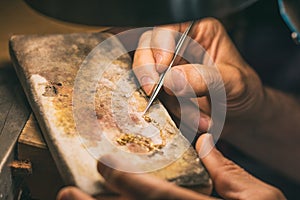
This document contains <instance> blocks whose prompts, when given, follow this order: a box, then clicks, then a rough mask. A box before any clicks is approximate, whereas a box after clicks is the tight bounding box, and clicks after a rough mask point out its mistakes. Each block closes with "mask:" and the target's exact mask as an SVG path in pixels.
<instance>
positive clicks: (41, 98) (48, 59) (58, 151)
mask: <svg viewBox="0 0 300 200" xmlns="http://www.w3.org/2000/svg"><path fill="white" fill-rule="evenodd" d="M109 37H110V35H109V34H107V33H94V34H92V33H91V34H88V33H83V34H69V35H48V36H14V37H12V39H11V43H10V46H11V55H12V59H13V61H14V63H15V66H16V71H17V73H18V76H19V78H20V80H21V83H22V85H23V86H24V89H25V92H26V94H27V97H28V99H29V102H30V104H31V107H32V108H33V111H34V112H35V115H36V116H37V119H38V121H39V124H40V126H41V129H42V131H43V133H44V136H45V139H46V141H47V144H48V146H49V148H50V151H51V152H52V156H53V157H54V159H55V161H56V165H57V166H58V169H59V170H60V172H61V175H62V177H63V178H64V180H65V182H66V183H67V184H72V185H77V186H79V187H80V188H82V189H83V190H85V191H86V192H88V193H90V194H97V193H99V192H100V191H101V182H102V179H101V176H100V175H99V174H98V173H97V171H96V168H95V166H96V159H95V157H96V158H97V157H98V155H96V156H95V155H93V153H95V152H96V153H97V152H101V150H102V149H105V148H107V146H103V143H102V140H101V139H99V136H97V135H95V134H91V133H90V134H89V135H88V137H81V138H79V137H78V135H77V134H76V129H75V124H74V119H73V115H72V106H73V108H74V99H73V105H72V94H74V93H72V92H73V87H74V86H73V84H74V79H75V77H76V74H77V70H78V68H79V66H80V64H81V63H82V61H83V59H84V58H85V56H86V55H87V54H88V53H89V52H90V51H91V50H92V48H93V47H94V46H96V45H97V44H98V43H99V42H101V41H103V40H104V39H106V38H109ZM107 45H108V46H105V48H104V51H101V52H99V54H100V55H106V54H107V56H108V57H109V56H112V55H115V54H116V55H119V54H120V51H121V54H122V53H123V52H122V47H121V46H120V45H121V44H120V43H118V41H116V40H115V41H110V42H109V43H107ZM96 61H97V62H99V63H97V64H96V66H98V65H100V67H101V66H102V65H103V68H104V66H106V65H107V57H105V56H104V57H103V58H102V59H100V60H96ZM129 64H130V58H129V57H128V56H127V57H126V56H125V57H124V56H122V57H118V59H117V60H116V61H114V62H113V64H112V65H111V66H110V67H109V68H112V69H113V70H112V71H111V72H110V73H107V75H104V76H111V78H108V79H107V81H108V80H110V81H112V83H114V81H118V80H114V79H116V78H117V76H116V75H122V74H123V73H124V72H125V71H126V69H129V68H130V65H129ZM120 70H121V71H120ZM124 70H125V71H124ZM94 72H95V71H94V70H91V71H89V72H87V73H84V76H87V77H89V79H93V77H92V76H91V74H92V73H94ZM88 73H90V75H89V74H88ZM114 73H117V74H114ZM87 77H86V78H87ZM96 78H97V77H96ZM126 80H127V79H126ZM86 81H88V79H86V80H85V82H80V84H79V85H80V86H84V85H85V84H86ZM107 81H104V82H103V83H101V84H100V87H99V88H100V89H99V91H98V90H96V96H97V95H100V102H97V98H96V116H97V118H98V121H100V122H101V121H102V119H104V121H103V123H104V124H103V125H104V127H107V126H108V127H109V128H106V129H102V130H103V131H104V132H107V133H108V132H109V133H110V134H109V135H111V134H112V133H114V132H116V131H118V130H119V129H120V127H118V128H116V129H114V128H113V127H114V126H115V125H114V124H113V122H112V121H111V122H107V121H105V119H106V120H108V118H109V116H110V114H109V113H107V111H105V109H103V107H104V108H105V107H106V106H108V105H107V103H105V102H107V101H108V102H110V100H109V98H110V97H109V94H110V93H107V94H106V93H105V90H104V88H106V87H107V86H105V83H107ZM130 87H132V86H130V84H129V85H128V87H127V86H126V87H125V89H126V88H130ZM82 91H83V92H88V93H89V91H90V90H87V88H85V87H84V88H83V90H82ZM81 93H82V92H80V94H81ZM88 93H86V94H85V95H84V96H86V95H88ZM105 94H106V95H105ZM101 95H102V96H104V99H103V100H102V101H101ZM137 95H138V94H137ZM111 98H112V97H111ZM118 98H121V96H120V95H119V96H118ZM140 100H142V99H140ZM143 101H145V100H143ZM101 102H102V103H103V105H102V103H101ZM82 104H88V102H87V101H84V102H82ZM98 104H99V105H100V107H99V109H98V110H97V105H98ZM138 104H139V103H138ZM101 105H102V106H101ZM157 105H159V104H157ZM120 106H121V104H120ZM75 107H76V106H75ZM80 109H82V108H80ZM108 110H110V109H108ZM160 110H162V108H159V109H158V110H157V111H153V113H159V112H161V111H160ZM80 112H82V114H84V113H85V112H86V111H85V110H80ZM164 112H165V113H166V111H164ZM73 114H74V113H73ZM85 116H86V117H88V116H90V115H89V114H88V113H87V114H86V115H85ZM154 116H155V114H154ZM154 119H155V120H156V121H158V118H154ZM120 120H123V121H122V122H124V119H120ZM167 121H170V119H167ZM101 123H102V122H101ZM106 123H108V124H106ZM80 124H85V122H84V123H80ZM172 126H174V125H172ZM88 127H93V126H88ZM121 129H122V128H121ZM132 129H134V126H133V127H132ZM172 129H173V128H172V127H171V126H170V125H167V127H166V126H163V127H161V131H162V134H163V135H164V137H166V138H168V137H167V136H166V134H167V133H166V134H165V133H164V132H165V131H167V132H173V131H172ZM92 130H93V129H89V130H86V131H85V132H86V133H89V132H90V131H92ZM77 131H78V124H77ZM174 134H175V133H174ZM81 136H82V135H81ZM179 136H180V135H178V134H175V135H174V139H173V140H170V141H169V140H168V139H166V147H164V148H162V154H160V153H155V154H153V155H152V156H150V157H152V158H150V157H149V156H144V158H142V157H143V156H137V157H136V159H137V160H135V162H136V165H138V163H139V161H138V160H144V161H147V162H148V160H149V158H150V161H151V159H152V160H155V163H156V164H157V165H159V163H161V162H163V160H170V159H171V158H172V157H176V155H177V154H178V153H180V152H184V153H183V155H182V156H181V157H180V158H179V157H177V158H179V159H178V160H177V159H175V160H176V161H175V162H170V163H169V164H170V165H168V166H167V167H163V168H162V169H157V171H155V172H154V173H153V174H155V175H157V176H159V177H161V178H164V179H167V180H170V181H171V180H172V181H173V182H175V183H177V184H180V185H186V186H188V185H190V186H193V187H195V186H197V187H198V189H199V191H202V192H204V193H209V190H210V188H211V183H210V180H209V179H208V176H207V173H206V171H205V170H204V168H203V166H201V164H200V163H199V159H198V158H197V157H196V153H195V152H194V150H193V149H192V148H191V147H188V146H189V145H188V143H186V142H185V140H184V139H183V137H182V136H180V137H179ZM100 138H101V137H100ZM82 140H83V141H86V142H85V143H84V145H83V144H82ZM101 144H102V145H101ZM187 145H188V146H187ZM98 147H99V148H98ZM104 147H105V148H104ZM181 148H188V149H187V151H181V150H180V149H181ZM87 149H88V150H89V151H87ZM165 149H167V150H165ZM172 149H173V150H172ZM95 150H97V151H95ZM91 151H93V153H92V154H91ZM114 152H115V151H114ZM115 153H116V152H115ZM178 155H179V154H178ZM180 155H181V153H180ZM180 155H179V156H180ZM122 156H125V154H122ZM172 159H173V158H172ZM141 166H144V167H142V168H143V169H145V170H146V171H148V170H150V169H148V168H145V166H150V165H145V164H141ZM165 166H166V165H165ZM150 171H151V170H150Z"/></svg>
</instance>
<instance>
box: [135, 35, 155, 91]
mask: <svg viewBox="0 0 300 200" xmlns="http://www.w3.org/2000/svg"><path fill="white" fill-rule="evenodd" d="M151 37H152V31H147V32H145V33H144V34H143V35H142V36H141V37H140V40H139V46H138V48H137V50H136V52H135V54H134V59H133V63H132V68H133V71H134V73H135V75H136V77H137V79H138V81H139V83H140V84H141V86H142V88H143V90H144V91H145V92H146V94H147V95H150V94H151V91H152V90H153V88H154V84H155V83H156V82H157V80H158V73H157V71H156V67H155V60H154V58H153V54H152V50H151V48H150V43H151Z"/></svg>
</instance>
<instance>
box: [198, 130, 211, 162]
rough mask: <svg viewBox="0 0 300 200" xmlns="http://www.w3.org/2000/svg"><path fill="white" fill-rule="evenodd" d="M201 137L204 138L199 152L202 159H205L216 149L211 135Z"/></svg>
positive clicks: (206, 134)
mask: <svg viewBox="0 0 300 200" xmlns="http://www.w3.org/2000/svg"><path fill="white" fill-rule="evenodd" d="M200 137H204V138H203V139H202V143H201V147H200V150H199V151H198V155H199V157H200V158H204V157H205V156H207V154H208V153H209V152H210V151H211V150H212V149H213V147H214V140H213V137H212V135H211V134H209V133H205V134H203V135H202V136H200Z"/></svg>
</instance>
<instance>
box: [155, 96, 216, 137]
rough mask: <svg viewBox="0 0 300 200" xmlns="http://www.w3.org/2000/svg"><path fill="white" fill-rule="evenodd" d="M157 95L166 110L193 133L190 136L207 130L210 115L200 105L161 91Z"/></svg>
mask: <svg viewBox="0 0 300 200" xmlns="http://www.w3.org/2000/svg"><path fill="white" fill-rule="evenodd" d="M159 97H160V100H161V101H162V102H163V104H164V105H165V106H166V107H167V109H168V111H169V112H171V113H172V114H173V115H174V116H176V117H177V118H178V119H180V121H181V122H182V123H184V125H186V126H188V127H189V128H190V129H191V133H193V134H192V135H191V136H190V138H194V137H195V134H196V133H197V132H199V133H203V132H207V131H208V128H209V127H210V124H211V118H210V116H209V115H208V114H206V113H205V112H202V111H201V110H200V107H198V106H197V105H196V104H195V103H194V102H192V101H191V100H190V99H187V98H176V97H175V96H170V95H168V94H166V93H163V92H161V94H160V96H159ZM180 125H181V124H179V126H180Z"/></svg>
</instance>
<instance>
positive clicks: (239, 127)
mask: <svg viewBox="0 0 300 200" xmlns="http://www.w3.org/2000/svg"><path fill="white" fill-rule="evenodd" d="M187 26H188V23H184V24H175V25H166V26H161V27H156V28H154V29H153V30H152V31H148V32H146V33H144V34H143V35H142V36H141V37H140V41H139V47H138V49H137V51H136V52H135V55H134V62H133V70H134V72H135V74H136V76H137V79H138V80H139V82H140V84H141V85H142V87H143V89H144V91H145V92H146V93H147V94H148V95H150V94H151V92H152V90H153V87H154V83H156V82H157V80H158V77H159V74H160V73H161V72H163V71H164V70H165V69H166V67H167V66H168V64H169V63H170V61H171V59H172V56H173V53H172V50H174V48H175V43H176V39H175V37H174V34H173V32H174V31H178V32H184V30H185V28H186V27H187ZM166 30H172V31H173V32H172V31H166ZM191 37H192V38H193V39H194V40H195V41H197V42H198V43H199V44H200V45H202V46H203V47H204V49H205V50H206V51H207V53H208V54H209V55H210V56H211V58H212V59H213V61H214V63H215V65H216V66H217V70H218V73H216V70H212V68H211V67H209V66H205V65H203V64H195V63H193V65H191V64H188V63H187V62H185V61H183V62H182V61H180V62H179V63H176V65H175V66H173V67H172V69H171V70H170V71H169V72H168V73H167V74H166V78H165V81H164V89H165V92H166V93H167V95H164V96H163V97H164V98H163V101H164V104H165V105H166V106H167V107H168V109H169V111H171V112H172V113H173V114H174V115H175V116H177V117H178V118H180V112H179V110H180V108H179V107H178V106H174V105H175V104H174V97H183V98H189V97H190V96H191V93H195V94H196V95H197V97H198V98H197V99H196V100H195V99H193V103H194V104H195V103H196V104H197V106H198V108H197V107H195V106H193V107H191V106H185V107H183V108H181V114H182V115H185V117H184V118H183V120H185V121H184V123H185V124H187V125H188V126H189V127H195V124H196V127H197V128H198V132H207V131H208V130H209V127H210V123H211V118H210V112H211V110H210V106H211V105H210V101H209V94H208V86H207V85H206V83H207V82H208V83H214V82H216V81H218V79H219V77H220V76H218V74H220V75H221V78H222V81H223V83H224V87H225V92H226V96H227V105H226V106H227V113H226V119H225V125H224V129H223V131H222V134H221V138H222V139H224V140H226V141H227V142H229V143H231V144H232V145H234V146H236V147H238V149H240V150H241V151H243V152H244V153H246V154H248V155H250V156H252V157H254V158H255V159H256V160H259V161H261V162H262V163H265V164H266V165H268V166H270V167H271V168H273V169H275V170H277V171H279V172H281V173H282V174H284V175H286V176H288V177H289V178H291V179H293V180H295V181H297V182H300V174H299V173H298V169H299V167H300V154H299V153H298V152H299V145H298V141H300V134H299V131H300V123H298V119H300V103H299V99H297V98H296V97H294V96H292V95H289V94H285V93H283V92H281V91H277V90H275V89H272V88H268V87H266V86H264V85H262V83H261V81H260V78H259V77H258V75H257V74H256V72H255V71H254V70H253V69H252V68H251V67H250V66H249V65H248V64H247V63H246V62H245V61H244V59H243V58H242V57H241V55H240V53H239V52H238V50H237V49H236V47H235V46H234V44H233V43H232V41H231V40H230V38H229V36H228V35H227V33H226V31H225V29H224V27H223V25H222V24H221V23H220V22H219V21H218V20H216V19H213V18H206V19H202V20H200V21H197V22H196V24H195V25H194V28H193V32H192V34H191ZM147 46H148V47H151V48H144V47H147ZM258 48H259V47H258ZM144 66H147V67H144ZM195 66H196V67H195ZM283 67H284V66H283ZM199 69H201V72H202V73H199ZM204 80H205V81H206V82H205V81H204ZM188 85H189V86H191V87H192V89H193V91H191V88H190V87H187V86H188ZM196 109H200V111H201V116H200V118H199V117H195V115H197V114H198V113H199V110H196ZM185 110H186V111H185ZM195 119H197V120H198V121H195ZM212 123H218V122H217V121H213V122H212ZM253 147H255V148H253Z"/></svg>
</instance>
